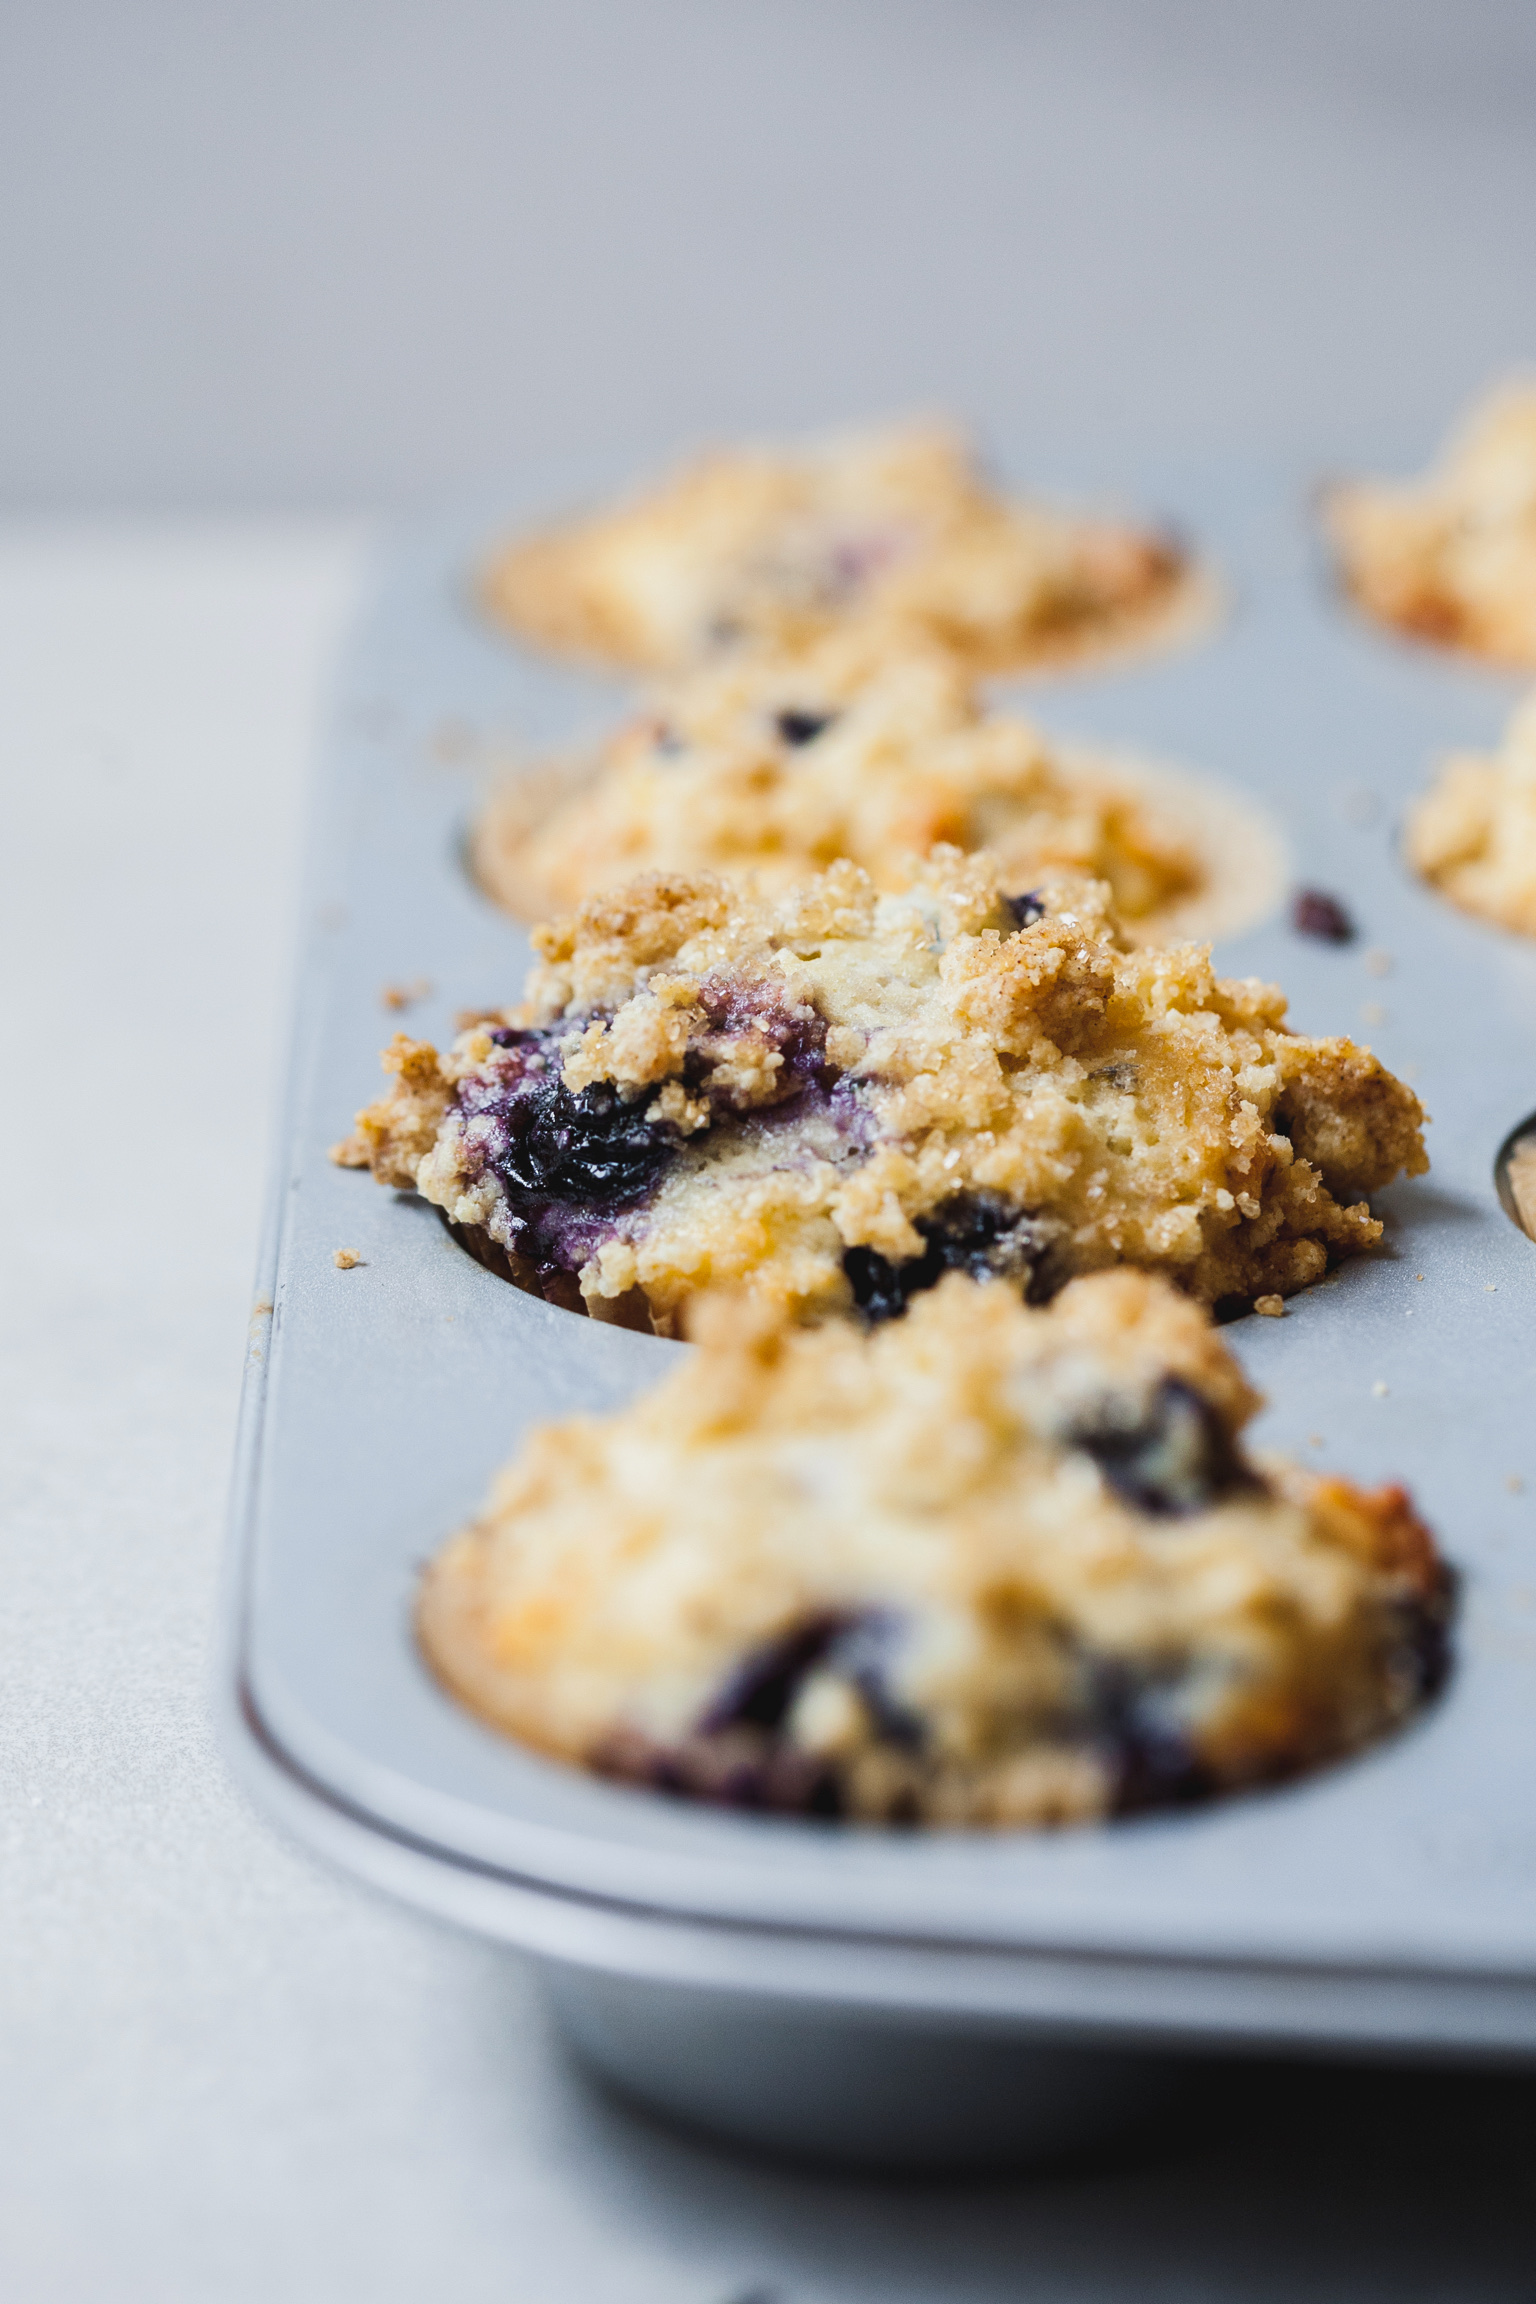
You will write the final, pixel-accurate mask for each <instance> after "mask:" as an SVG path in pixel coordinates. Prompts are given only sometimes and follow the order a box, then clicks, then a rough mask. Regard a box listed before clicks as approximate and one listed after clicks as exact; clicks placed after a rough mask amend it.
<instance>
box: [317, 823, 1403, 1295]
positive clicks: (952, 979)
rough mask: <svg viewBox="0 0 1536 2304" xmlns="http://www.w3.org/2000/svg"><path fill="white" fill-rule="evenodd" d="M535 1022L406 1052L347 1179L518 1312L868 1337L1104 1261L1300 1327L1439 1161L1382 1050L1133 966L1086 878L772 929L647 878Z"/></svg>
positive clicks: (1172, 953)
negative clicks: (508, 1282)
mask: <svg viewBox="0 0 1536 2304" xmlns="http://www.w3.org/2000/svg"><path fill="white" fill-rule="evenodd" d="M534 944H535V948H536V950H537V951H538V953H539V955H540V961H539V965H538V966H537V967H536V968H535V970H534V972H533V974H532V976H531V978H530V980H529V983H528V987H527V997H526V999H525V1000H524V1002H523V1003H522V1004H521V1005H520V1006H518V1007H514V1008H508V1009H503V1010H494V1011H490V1012H487V1013H486V1014H485V1015H484V1016H482V1017H480V1018H478V1019H476V1020H473V1021H471V1022H470V1023H469V1024H468V1026H467V1028H466V1029H465V1030H464V1031H463V1032H462V1033H461V1035H460V1037H459V1038H458V1040H457V1041H456V1042H455V1043H454V1045H453V1047H452V1048H451V1049H449V1050H448V1051H447V1052H446V1053H445V1054H443V1055H439V1054H438V1052H437V1051H436V1050H435V1049H434V1048H432V1047H430V1046H428V1045H426V1044H424V1043H421V1042H416V1041H413V1040H410V1039H408V1038H407V1037H405V1036H404V1035H401V1036H399V1037H397V1039H396V1040H395V1042H394V1044H393V1046H392V1047H391V1049H390V1050H389V1051H387V1053H386V1056H385V1064H386V1068H387V1069H388V1070H390V1071H391V1072H393V1073H394V1075H395V1081H394V1086H393V1088H392V1090H391V1092H390V1093H389V1094H387V1095H386V1096H385V1097H383V1098H382V1099H381V1100H380V1101H379V1102H378V1103H377V1104H374V1105H372V1106H370V1107H369V1108H368V1109H367V1110H366V1111H364V1112H363V1113H361V1114H360V1115H359V1117H358V1122H357V1128H356V1132H355V1133H354V1135H353V1136H352V1137H351V1138H350V1139H349V1140H348V1142H347V1143H345V1144H343V1145H340V1146H338V1147H337V1155H336V1156H337V1157H338V1159H340V1160H341V1161H342V1162H343V1163H344V1164H348V1165H355V1166H360V1167H370V1168H371V1169H372V1170H373V1172H374V1174H375V1175H376V1176H377V1177H378V1178H379V1180H380V1181H381V1182H383V1183H386V1184H390V1185H395V1186H402V1187H406V1188H410V1189H414V1190H416V1191H418V1192H420V1193H422V1194H424V1195H425V1197H426V1198H427V1199H428V1200H430V1201H432V1202H433V1203H435V1205H436V1206H438V1207H439V1208H440V1209H441V1210H442V1211H443V1213H444V1214H445V1216H446V1217H447V1218H448V1219H449V1221H450V1222H451V1223H452V1224H453V1225H454V1226H456V1227H457V1228H458V1229H459V1231H460V1232H461V1234H462V1235H463V1236H464V1237H465V1238H466V1239H467V1240H468V1241H469V1242H470V1243H471V1244H472V1245H474V1246H475V1247H476V1248H477V1249H478V1250H479V1251H480V1252H482V1253H484V1254H485V1255H486V1256H487V1257H488V1258H489V1259H491V1260H493V1261H495V1262H497V1263H498V1264H499V1265H500V1266H501V1267H502V1268H503V1269H505V1270H506V1271H507V1272H508V1273H509V1274H510V1276H512V1277H513V1278H515V1279H517V1280H518V1281H519V1282H520V1283H522V1284H524V1285H527V1286H530V1287H534V1288H537V1289H539V1290H541V1291H542V1292H544V1293H546V1294H549V1295H551V1296H553V1297H554V1299H555V1300H556V1301H563V1302H567V1303H570V1304H572V1305H584V1306H585V1308H586V1309H587V1310H588V1311H590V1312H593V1313H595V1314H597V1315H598V1316H600V1317H606V1318H619V1319H627V1320H631V1321H634V1322H637V1323H644V1324H648V1325H651V1326H654V1327H655V1328H656V1329H657V1330H658V1331H660V1332H662V1333H668V1332H670V1330H671V1327H672V1324H673V1322H674V1319H675V1317H676V1315H677V1314H678V1312H679V1310H680V1308H681V1307H682V1306H683V1305H684V1304H685V1303H686V1302H687V1300H688V1299H689V1298H690V1297H691V1296H693V1295H695V1294H697V1293H698V1292H699V1291H700V1290H702V1289H705V1288H708V1287H711V1286H715V1285H719V1284H729V1285H738V1286H744V1287H746V1288H748V1289H750V1290H752V1291H754V1292H755V1293H757V1294H759V1295H761V1296H764V1297H766V1298H768V1299H769V1300H771V1301H774V1302H777V1303H780V1304H783V1305H784V1306H786V1307H788V1308H789V1309H790V1311H791V1312H792V1313H793V1314H794V1316H795V1317H797V1318H800V1319H805V1320H812V1321H814V1320H819V1319H823V1318H826V1317H828V1316H833V1315H855V1316H861V1317H862V1318H863V1319H865V1320H869V1321H875V1320H879V1319H882V1318H885V1317H888V1316H890V1315H891V1314H893V1313H896V1312H899V1311H901V1310H902V1309H904V1307H905V1306H906V1304H907V1302H908V1300H909V1299H910V1298H911V1297H912V1295H913V1294H914V1293H916V1292H918V1291H920V1290H922V1289H924V1288H926V1287H929V1286H931V1285H932V1284H933V1282H934V1281H935V1280H936V1279H937V1278H938V1277H939V1275H940V1274H941V1273H942V1272H944V1271H946V1270H949V1269H952V1268H959V1269H962V1270H965V1271H968V1272H972V1273H974V1274H978V1275H981V1274H990V1275H997V1276H1003V1277H1006V1278H1008V1279H1010V1280H1012V1281H1013V1282H1015V1283H1016V1284H1017V1286H1018V1287H1019V1289H1020V1290H1021V1291H1022V1292H1027V1293H1028V1294H1029V1295H1030V1296H1031V1297H1032V1298H1034V1299H1037V1300H1040V1299H1044V1298H1046V1297H1048V1296H1050V1295H1051V1294H1053V1293H1054V1292H1055V1290H1056V1289H1057V1288H1059V1287H1060V1286H1061V1285H1062V1284H1063V1282H1064V1281H1066V1280H1067V1279H1069V1278H1071V1277H1072V1276H1073V1275H1074V1274H1077V1273H1082V1272H1090V1271H1094V1270H1097V1269H1099V1268H1101V1267H1103V1266H1107V1265H1113V1264H1134V1265H1140V1266H1143V1267H1147V1268H1150V1269H1157V1270H1162V1271H1165V1272H1167V1273H1169V1274H1170V1275H1171V1276H1172V1277H1173V1278H1175V1279H1177V1280H1178V1281H1179V1282H1180V1283H1181V1284H1182V1285H1183V1286H1184V1287H1185V1288H1187V1289H1188V1290H1189V1291H1190V1292H1191V1293H1192V1294H1193V1295H1195V1296H1197V1297H1199V1298H1201V1299H1202V1300H1203V1301H1205V1302H1208V1303H1214V1302H1218V1301H1221V1300H1223V1299H1237V1300H1249V1299H1252V1298H1254V1297H1256V1296H1259V1295H1269V1294H1278V1295H1282V1296H1283V1295H1287V1294H1290V1293H1291V1292H1292V1291H1294V1290H1295V1289H1298V1288H1301V1287H1304V1286H1305V1285H1306V1284H1307V1283H1308V1282H1309V1281H1312V1280H1315V1279H1317V1278H1318V1277H1319V1276H1320V1275H1321V1273H1322V1272H1323V1271H1324V1270H1325V1269H1326V1268H1327V1267H1328V1265H1329V1264H1330V1263H1332V1262H1334V1261H1336V1260H1337V1259H1339V1258H1341V1257H1345V1256H1349V1255H1352V1254H1354V1253H1356V1252H1357V1251H1358V1250H1360V1249H1361V1248H1364V1247H1367V1246H1368V1245H1369V1244H1370V1243H1371V1242H1373V1241H1374V1240H1376V1239H1377V1238H1378V1237H1379V1236H1380V1232H1381V1225H1380V1223H1379V1222H1378V1220H1377V1219H1376V1218H1375V1217H1373V1215H1372V1214H1371V1211H1370V1208H1369V1206H1368V1205H1367V1202H1366V1195H1367V1194H1369V1193H1371V1192H1374V1191H1376V1190H1377V1189H1378V1188H1379V1187H1380V1186H1382V1185H1384V1184H1386V1183H1388V1182H1390V1180H1391V1179H1392V1177H1394V1176H1395V1175H1397V1174H1398V1173H1399V1172H1402V1171H1406V1172H1407V1173H1408V1174H1409V1175H1417V1174H1419V1173H1420V1172H1421V1171H1422V1170H1423V1169H1424V1168H1425V1167H1426V1166H1427V1165H1428V1163H1427V1161H1426V1159H1425V1155H1424V1149H1423V1140H1422V1135H1421V1122H1422V1120H1423V1117H1424V1115H1423V1112H1422V1110H1421V1108H1420V1105H1419V1103H1418V1100H1417V1098H1416V1097H1415V1096H1414V1095H1413V1094H1412V1092H1411V1091H1410V1090H1409V1089H1408V1088H1406V1087H1405V1086H1404V1085H1403V1083H1402V1082H1401V1081H1399V1080H1397V1079H1395V1078H1394V1077H1393V1075H1392V1074H1391V1073H1390V1072H1388V1071H1386V1070H1385V1069H1384V1067H1383V1066H1382V1065H1381V1064H1379V1063H1378V1062H1377V1060H1376V1059H1375V1057H1374V1056H1372V1055H1371V1053H1370V1051H1369V1050H1368V1049H1365V1048H1360V1047H1356V1046H1355V1045H1354V1044H1353V1042H1351V1041H1349V1040H1343V1039H1316V1038H1311V1037H1309V1036H1305V1035H1302V1034H1299V1033H1293V1032H1291V1031H1289V1030H1287V1028H1286V1026H1285V1022H1284V1016H1285V1000H1284V997H1283V995H1282V994H1281V993H1280V992H1279V991H1278V990H1276V989H1275V988H1274V987H1273V986H1271V985H1266V984H1262V983H1259V982H1256V981H1254V980H1252V979H1238V980H1233V979H1221V978H1218V977H1217V976H1216V975H1215V974H1214V973H1213V971H1212V968H1211V962H1210V955H1209V952H1208V951H1207V950H1206V949H1205V948H1203V947H1202V946H1199V945H1193V944H1186V945H1176V946H1170V947H1144V948H1142V949H1140V950H1129V949H1127V948H1126V946H1125V944H1124V942H1123V940H1122V938H1121V937H1120V935H1119V933H1118V930H1117V926H1116V923H1115V919H1114V915H1113V912H1112V910H1111V907H1110V903H1109V898H1108V892H1107V890H1106V889H1105V888H1104V887H1103V885H1102V884H1101V883H1099V882H1095V881H1091V880H1086V879H1083V878H1080V877H1076V876H1067V877H1062V878H1059V879H1055V880H1051V881H1047V882H1044V883H1042V884H1041V886H1040V887H1039V888H1038V889H1036V890H1034V891H1031V892H1029V893H1028V894H1025V895H1020V896H1009V895H1005V894H1003V893H1002V892H1000V890H999V888H998V884H997V874H996V869H995V866H994V865H993V864H992V863H991V861H990V859H988V858H987V857H985V856H974V857H963V856H960V855H958V854H956V853H954V852H953V851H949V850H943V849H940V850H938V851H936V853H935V855H934V856H933V857H932V858H930V859H929V861H928V862H927V863H926V864H924V865H923V866H921V867H920V868H919V869H918V870H917V871H916V873H915V875H914V877H913V879H912V881H911V883H910V885H909V886H908V887H907V888H906V889H905V890H903V891H902V892H900V893H899V894H885V895H882V894H880V893H879V892H878V891H877V890H876V889H875V887H874V886H873V884H872V882H871V881H870V880H869V878H868V876H867V875H866V874H865V873H863V872H861V871H860V870H859V869H858V868H857V866H855V865H852V864H847V863H844V864H839V865H835V866H833V867H832V868H831V870H829V871H828V872H826V873H823V874H821V875H820V876H819V877H818V878H816V879H813V880H810V881H806V882H803V883H801V884H800V885H799V886H798V887H796V888H794V889H792V890H790V891H788V892H786V893H785V894H784V895H782V896H780V897H779V898H777V899H776V900H772V901H769V900H767V899H764V898H758V897H753V896H749V895H746V894H744V893H743V892H742V891H741V890H740V889H737V888H733V887H732V886H730V885H729V884H728V883H726V882H724V881H721V880H718V879H713V878H708V877H704V876H698V877H694V878H668V877H666V876H663V875H654V874H653V875H642V876H641V877H640V878H639V879H637V880H635V881H633V882H631V883H630V884H629V885H628V886H627V887H624V888H621V889H619V890H617V891H614V892H612V893H610V894H608V895H606V896H603V897H598V898H594V899H592V900H591V901H590V902H589V903H587V904H585V905H583V906H582V907H581V909H580V910H579V911H577V912H576V913H574V914H572V915H570V916H569V917H567V918H565V919H563V920H558V921H556V922H554V923H553V924H552V925H550V926H547V927H544V928H541V929H539V930H537V931H536V932H535V936H534Z"/></svg>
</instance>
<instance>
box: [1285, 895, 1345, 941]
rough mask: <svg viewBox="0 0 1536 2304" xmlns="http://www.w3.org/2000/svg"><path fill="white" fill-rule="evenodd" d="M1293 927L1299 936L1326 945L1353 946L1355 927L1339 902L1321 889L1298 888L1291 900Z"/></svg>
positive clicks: (1335, 897)
mask: <svg viewBox="0 0 1536 2304" xmlns="http://www.w3.org/2000/svg"><path fill="white" fill-rule="evenodd" d="M1291 926H1292V927H1293V928H1294V929H1295V931H1296V933H1297V935H1298V936H1315V937H1317V938H1318V939H1319V941H1320V942H1321V943H1324V944H1352V943H1353V942H1354V939H1355V924H1354V922H1353V920H1352V919H1351V918H1350V916H1349V914H1348V913H1347V912H1346V911H1345V909H1344V907H1343V905H1342V904H1341V903H1340V902H1339V900H1338V898H1337V896H1330V895H1328V894H1327V893H1326V891H1325V890H1323V889H1321V888H1298V889H1297V891H1296V894H1295V895H1294V896H1293V897H1292V899H1291Z"/></svg>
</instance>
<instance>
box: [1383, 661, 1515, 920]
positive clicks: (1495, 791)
mask: <svg viewBox="0 0 1536 2304" xmlns="http://www.w3.org/2000/svg"><path fill="white" fill-rule="evenodd" d="M1403 846H1404V852H1405V854H1406V855H1407V858H1408V861H1409V863H1410V864H1411V865H1412V866H1413V869H1414V870H1415V872H1417V873H1418V874H1419V875H1420V877H1421V878H1422V879H1425V880H1427V881H1428V882H1429V883H1430V886H1431V887H1433V888H1437V889H1438V890H1439V891H1440V894H1441V895H1442V896H1446V897H1448V898H1449V899H1450V901H1451V903H1453V904H1456V905H1459V906H1460V908H1461V910H1462V911H1463V912H1475V913H1477V914H1478V916H1479V917H1480V918H1481V919H1484V920H1492V921H1494V922H1495V923H1496V924H1497V925H1498V926H1499V927H1501V928H1512V929H1513V930H1514V931H1515V933H1516V935H1517V936H1536V694H1533V695H1530V696H1528V697H1527V698H1526V699H1525V702H1524V703H1523V704H1522V705H1521V706H1520V708H1519V710H1518V711H1517V712H1516V713H1515V714H1514V716H1513V718H1512V719H1511V721H1510V723H1509V727H1508V730H1507V731H1506V733H1505V737H1504V741H1503V743H1502V744H1501V745H1500V746H1499V748H1498V750H1497V751H1496V752H1494V753H1491V754H1489V753H1480V752H1458V753H1455V754H1453V755H1452V757H1451V758H1450V759H1449V760H1447V761H1446V762H1445V763H1444V765H1443V766H1442V768H1441V770H1440V773H1439V775H1438V776H1437V777H1436V779H1435V782H1434V784H1433V786H1432V787H1431V789H1430V790H1429V791H1428V792H1427V793H1426V794H1425V795H1424V797H1423V799H1422V800H1420V801H1419V802H1418V803H1417V804H1416V805H1415V807H1414V808H1413V809H1412V810H1411V811H1410V813H1409V817H1408V822H1407V826H1406V828H1405V832H1404V839H1403Z"/></svg>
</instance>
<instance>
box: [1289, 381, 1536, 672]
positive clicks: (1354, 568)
mask: <svg viewBox="0 0 1536 2304" xmlns="http://www.w3.org/2000/svg"><path fill="white" fill-rule="evenodd" d="M1324 520H1325V523H1326V526H1327V529H1328V533H1329V535H1330V537H1331V538H1332V541H1333V545H1334V549H1335V551H1336V553H1337V555H1338V562H1339V570H1340V574H1341V577H1342V580H1343V583H1344V586H1345V589H1346V591H1347V592H1348V593H1349V595H1350V597H1351V598H1352V599H1353V600H1354V601H1355V603H1356V605H1357V606H1358V607H1360V608H1362V609H1364V611H1365V613H1366V614H1367V615H1368V616H1372V617H1374V618H1375V619H1376V621H1377V622H1378V623H1382V624H1389V625H1392V626H1393V627H1394V628H1395V629H1396V630H1398V631H1399V632H1404V633H1407V634H1408V635H1409V636H1410V637H1411V638H1413V639H1415V640H1428V641H1431V642H1433V643H1434V644H1435V645H1436V646H1438V647H1442V648H1455V649H1459V650H1461V651H1463V652H1464V653H1465V654H1467V655H1469V656H1480V657H1482V658H1483V659H1484V660H1485V661H1486V662H1488V663H1490V664H1503V665H1508V666H1510V667H1512V668H1513V669H1515V670H1518V671H1536V378H1533V379H1531V380H1528V381H1523V382H1517V383H1511V384H1507V385H1505V386H1503V387H1502V388H1501V389H1500V390H1498V391H1496V392H1494V393H1492V394H1491V395H1490V396H1489V397H1488V398H1487V399H1486V400H1484V401H1483V402H1482V404H1481V405H1480V406H1479V407H1477V408H1476V409H1474V410H1473V412H1472V414H1471V416H1470V417H1469V418H1468V419H1467V421H1466V422H1465V423H1464V424H1463V425H1462V427H1461V428H1460V430H1459V431H1457V432H1456V433H1455V434H1454V435H1453V436H1452V439H1451V441H1450V444H1449V446H1448V447H1447V448H1446V450H1445V452H1444V454H1443V455H1442V457H1441V458H1440V461H1439V462H1438V463H1437V464H1436V465H1434V466H1432V468H1431V469H1430V471H1429V472H1428V473H1426V474H1425V476H1424V477H1423V479H1421V480H1405V481H1382V480H1358V481H1351V482H1347V483H1345V484H1343V485H1341V486H1338V487H1335V488H1333V489H1331V490H1330V491H1329V492H1328V494H1327V496H1326V497H1325V499H1324Z"/></svg>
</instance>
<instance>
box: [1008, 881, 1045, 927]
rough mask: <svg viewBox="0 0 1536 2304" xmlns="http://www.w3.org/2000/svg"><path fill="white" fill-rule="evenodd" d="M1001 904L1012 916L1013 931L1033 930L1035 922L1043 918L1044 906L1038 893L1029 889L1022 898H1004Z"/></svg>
mask: <svg viewBox="0 0 1536 2304" xmlns="http://www.w3.org/2000/svg"><path fill="white" fill-rule="evenodd" d="M1003 903H1004V905H1005V907H1006V908H1007V910H1008V911H1009V912H1010V913H1011V914H1012V916H1013V925H1014V927H1015V929H1019V928H1033V926H1034V924H1035V922H1036V921H1037V920H1043V919H1044V918H1045V905H1044V902H1043V901H1042V899H1041V897H1040V895H1039V894H1038V892H1037V891H1036V890H1035V889H1033V888H1031V889H1028V890H1026V891H1025V893H1024V894H1023V895H1022V896H1005V897H1004V898H1003Z"/></svg>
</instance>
